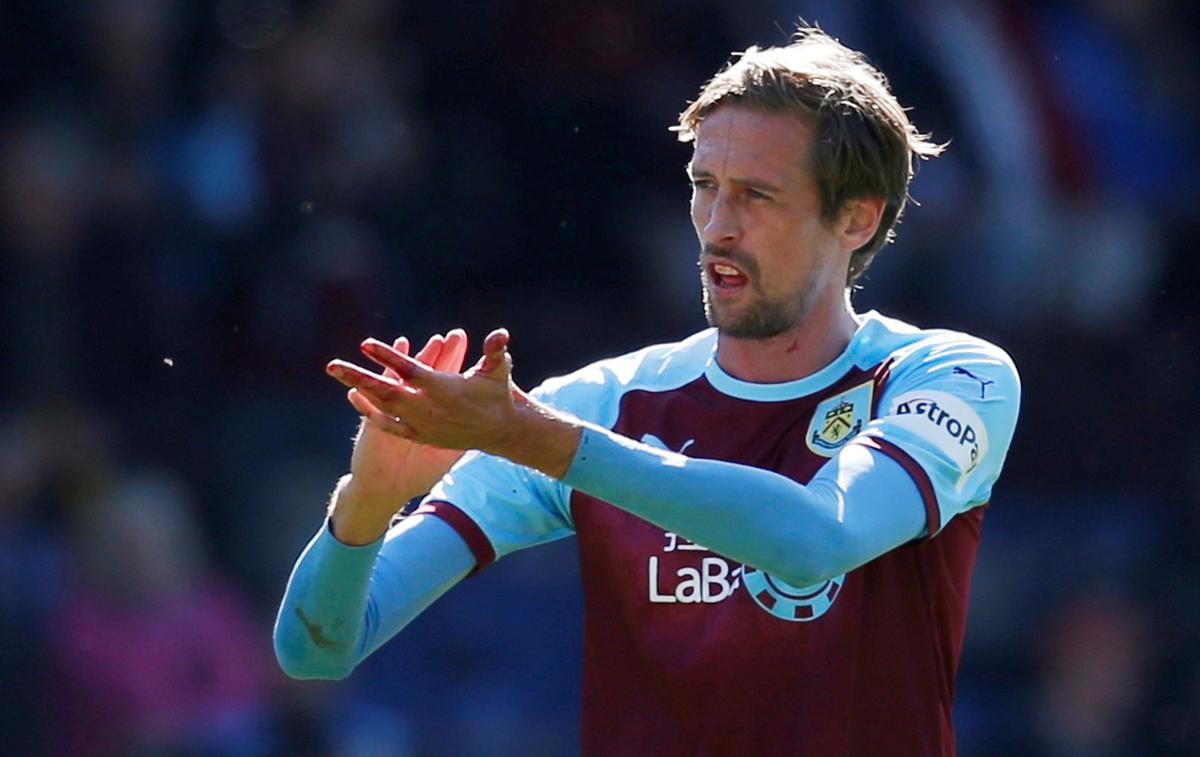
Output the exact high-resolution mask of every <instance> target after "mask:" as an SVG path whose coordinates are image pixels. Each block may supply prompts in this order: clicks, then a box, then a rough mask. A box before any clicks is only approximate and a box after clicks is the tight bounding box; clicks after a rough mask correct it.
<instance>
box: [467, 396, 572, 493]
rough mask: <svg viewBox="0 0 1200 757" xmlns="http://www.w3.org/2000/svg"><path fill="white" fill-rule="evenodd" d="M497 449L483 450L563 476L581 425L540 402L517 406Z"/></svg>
mask: <svg viewBox="0 0 1200 757" xmlns="http://www.w3.org/2000/svg"><path fill="white" fill-rule="evenodd" d="M515 410H516V412H515V413H514V415H513V418H512V420H511V422H509V423H507V424H506V426H505V433H504V434H502V435H501V437H500V438H499V439H498V440H497V444H496V449H494V450H484V451H485V452H490V453H491V454H495V455H498V456H500V457H504V458H507V459H509V460H511V461H513V462H514V463H517V464H518V465H524V466H525V467H527V468H534V469H536V470H539V471H541V472H542V473H545V474H546V475H548V476H550V477H552V478H562V477H563V476H564V475H565V474H566V472H567V469H568V468H569V467H570V466H571V461H572V460H574V459H575V452H576V450H577V449H578V448H579V440H580V438H581V436H582V431H583V429H582V426H580V425H579V423H578V422H576V421H574V419H572V418H571V417H570V416H568V415H565V414H561V413H558V412H556V411H555V410H554V409H553V408H550V407H547V406H545V405H542V404H540V403H538V402H530V403H528V404H525V405H519V406H517V407H516V408H515Z"/></svg>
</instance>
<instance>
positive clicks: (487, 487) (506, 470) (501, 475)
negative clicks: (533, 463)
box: [418, 386, 575, 570]
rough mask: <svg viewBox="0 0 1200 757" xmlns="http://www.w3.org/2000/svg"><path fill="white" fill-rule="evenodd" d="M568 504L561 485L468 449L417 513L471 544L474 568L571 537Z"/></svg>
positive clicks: (542, 392)
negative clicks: (447, 526) (432, 518)
mask: <svg viewBox="0 0 1200 757" xmlns="http://www.w3.org/2000/svg"><path fill="white" fill-rule="evenodd" d="M531 394H532V395H533V396H534V397H535V398H536V399H538V400H540V401H548V400H549V399H550V397H551V393H550V392H548V391H547V390H546V388H545V387H544V386H539V387H538V388H536V389H534V390H533V392H531ZM570 502H571V497H570V490H569V489H568V488H567V487H566V486H565V485H564V484H563V483H562V482H561V481H558V480H556V479H553V478H550V477H549V476H547V475H545V474H544V473H541V472H540V471H536V470H533V469H531V468H526V467H524V466H522V465H517V464H516V463H513V462H511V461H509V460H506V459H504V458H502V457H496V456H494V455H488V454H485V453H483V452H479V451H478V450H472V451H470V452H467V453H466V454H464V455H463V456H462V458H461V459H459V461H458V462H457V463H456V464H455V465H454V467H453V468H451V469H450V471H449V472H448V473H447V474H446V475H445V476H443V477H442V480H441V481H439V482H438V483H437V484H436V485H435V486H434V487H433V489H432V490H431V491H430V492H429V494H428V495H427V496H426V497H425V499H424V500H423V501H422V503H421V506H420V508H419V509H418V512H430V513H433V514H436V515H438V516H439V517H441V518H443V519H444V520H446V521H447V522H449V523H450V524H451V525H452V526H453V527H454V528H455V530H457V531H458V532H459V534H460V535H461V536H462V537H463V539H464V540H465V541H466V542H467V544H468V545H469V546H470V548H471V551H472V553H474V555H475V561H476V566H477V570H478V569H482V568H485V567H487V565H489V564H490V563H491V562H492V561H493V560H497V559H499V558H501V557H503V556H504V555H507V554H509V553H512V552H515V551H517V550H519V549H525V548H526V547H532V546H535V545H537V544H544V543H546V542H550V541H554V540H556V539H561V538H563V537H565V536H570V535H571V534H573V533H574V532H575V524H574V523H573V522H572V519H571V505H570ZM463 516H465V518H464V517H463Z"/></svg>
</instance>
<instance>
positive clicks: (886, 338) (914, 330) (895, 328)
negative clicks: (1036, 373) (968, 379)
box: [856, 311, 1016, 375]
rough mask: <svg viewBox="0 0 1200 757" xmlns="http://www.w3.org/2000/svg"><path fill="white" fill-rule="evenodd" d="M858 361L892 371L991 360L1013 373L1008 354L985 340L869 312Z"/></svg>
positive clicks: (862, 333)
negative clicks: (888, 366)
mask: <svg viewBox="0 0 1200 757" xmlns="http://www.w3.org/2000/svg"><path fill="white" fill-rule="evenodd" d="M856 348H857V349H858V350H859V351H860V352H862V353H863V355H862V358H861V359H860V362H873V363H882V362H885V361H886V362H889V363H890V365H891V370H892V373H896V372H899V371H904V370H911V369H919V368H920V367H921V366H928V365H930V364H933V363H938V364H945V363H951V364H952V363H954V362H977V361H980V360H983V361H987V362H991V363H995V364H997V365H998V366H1002V367H1003V368H1004V369H1006V370H1007V371H1011V372H1012V373H1013V374H1014V375H1016V364H1015V363H1014V362H1013V359H1012V357H1011V356H1010V355H1009V354H1008V353H1007V352H1006V351H1005V350H1004V349H1003V348H1001V347H999V346H998V345H996V344H994V343H992V342H989V341H988V340H986V339H983V338H981V337H978V336H975V335H973V334H968V333H966V332H964V331H957V330H955V329H949V328H928V327H922V326H915V325H913V324H911V323H908V322H906V321H902V320H900V319H898V318H890V317H888V316H884V315H881V314H879V313H877V312H874V311H872V312H871V313H869V314H867V316H866V322H865V324H864V325H863V328H862V330H861V332H860V335H859V339H857V340H856Z"/></svg>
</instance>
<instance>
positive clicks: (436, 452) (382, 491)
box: [330, 329, 467, 545]
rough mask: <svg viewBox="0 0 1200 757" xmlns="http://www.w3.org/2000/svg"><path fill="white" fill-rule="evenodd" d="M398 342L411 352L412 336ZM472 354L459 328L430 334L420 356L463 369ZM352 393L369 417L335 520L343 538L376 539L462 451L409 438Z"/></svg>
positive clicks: (439, 366)
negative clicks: (467, 357)
mask: <svg viewBox="0 0 1200 757" xmlns="http://www.w3.org/2000/svg"><path fill="white" fill-rule="evenodd" d="M393 346H394V347H395V349H396V350H397V351H399V352H402V353H404V354H408V350H409V343H408V339H407V338H405V337H400V338H399V339H397V340H396V341H395V342H394V343H393ZM466 354H467V335H466V332H464V331H463V330H462V329H453V330H452V331H450V332H449V333H447V334H446V336H444V337H443V336H442V335H440V334H435V335H434V336H432V337H430V338H429V341H428V342H426V344H425V346H424V347H423V348H421V351H420V352H418V353H417V354H416V355H415V356H414V357H415V358H416V359H417V360H418V361H420V362H422V363H424V364H425V365H428V366H429V367H431V368H433V369H434V370H438V371H451V372H454V373H458V372H459V371H460V370H461V369H462V364H463V358H464V357H465V356H466ZM388 378H392V379H396V380H398V379H399V377H398V376H397V375H395V372H394V371H388ZM346 397H347V399H348V400H349V401H350V404H351V405H352V406H353V407H354V409H355V410H357V411H358V413H359V414H360V415H361V416H362V417H363V421H362V424H361V425H360V426H359V430H358V437H357V438H356V439H355V441H354V453H353V454H352V456H351V458H350V475H348V476H345V477H343V478H342V480H341V481H340V482H339V484H338V489H337V491H336V492H335V493H334V498H333V505H332V507H331V510H330V520H331V522H332V525H333V534H334V536H336V537H337V538H338V540H339V541H341V542H343V543H345V544H350V545H361V544H370V543H371V542H373V541H375V540H376V539H378V538H379V537H380V536H381V535H383V533H384V532H385V531H386V530H387V528H388V525H389V523H390V522H391V520H392V516H394V515H395V514H396V511H397V510H399V508H400V507H401V506H403V505H404V504H405V503H406V502H408V501H409V500H411V499H412V498H413V497H416V496H419V495H421V494H424V493H425V492H427V491H429V490H430V489H431V488H432V487H433V485H434V484H435V483H437V481H438V479H440V478H441V477H442V476H443V475H444V474H445V473H446V471H448V470H449V469H450V466H452V465H453V464H454V462H455V461H456V460H458V458H459V457H460V456H461V455H462V452H460V451H458V450H448V449H441V448H439V447H430V446H427V445H422V444H417V443H415V442H412V441H410V440H408V439H405V438H403V437H401V436H399V435H397V434H396V433H394V431H395V429H393V428H392V426H394V425H396V422H395V421H394V420H393V419H392V418H390V417H389V416H387V415H386V414H384V413H383V412H381V411H380V410H379V408H378V407H376V406H375V404H374V403H372V402H371V400H370V399H368V398H367V397H366V396H364V395H363V394H362V393H361V392H359V391H358V390H356V389H351V390H350V391H349V392H348V393H347V395H346Z"/></svg>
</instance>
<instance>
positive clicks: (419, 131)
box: [0, 0, 1200, 757]
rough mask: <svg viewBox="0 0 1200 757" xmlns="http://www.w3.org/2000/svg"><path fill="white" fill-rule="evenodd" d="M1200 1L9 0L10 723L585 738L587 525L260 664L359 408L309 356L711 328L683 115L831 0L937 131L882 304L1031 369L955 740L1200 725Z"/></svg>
mask: <svg viewBox="0 0 1200 757" xmlns="http://www.w3.org/2000/svg"><path fill="white" fill-rule="evenodd" d="M1198 8H1200V6H1198V5H1197V4H1195V3H1191V2H1177V3H1171V2H1166V1H1165V0H1140V1H1131V0H1060V1H1058V2H1044V3H1035V2H1006V1H1004V0H995V1H989V0H914V1H913V2H907V3H891V2H884V1H883V0H874V1H873V0H825V1H814V2H782V1H774V2H762V3H754V2H747V0H689V1H688V2H682V1H675V2H667V1H658V2H650V1H647V0H592V2H588V3H560V2H552V1H551V0H507V1H496V0H473V1H472V2H466V1H465V0H440V1H439V2H396V1H395V0H390V1H389V0H324V1H316V0H310V1H307V2H306V1H301V0H295V1H289V0H219V1H214V2H195V1H192V2H175V1H168V0H56V1H55V2H43V1H40V0H5V2H4V3H3V4H2V5H0V40H2V41H3V44H0V103H2V107H0V250H2V252H0V272H2V275H0V292H2V300H0V308H2V311H3V329H2V331H3V340H2V350H3V353H2V355H0V360H2V361H3V366H4V370H3V372H2V373H0V392H2V397H3V399H2V402H0V734H3V743H0V752H2V753H4V754H12V755H43V754H52V755H355V756H357V755H463V754H488V755H530V754H545V755H569V754H572V753H574V752H575V751H576V750H577V736H576V728H577V715H578V687H579V673H578V666H579V654H580V630H581V620H580V599H579V595H578V586H577V579H578V575H577V571H578V569H577V566H576V557H575V552H574V545H573V543H572V542H571V540H568V541H565V542H560V543H557V544H555V545H552V546H549V547H545V548H542V549H539V550H532V551H529V552H525V553H522V554H519V555H515V556H512V557H510V558H507V559H505V560H503V561H502V562H500V563H498V564H497V565H495V566H494V567H492V568H490V569H489V570H488V571H487V572H486V573H485V574H483V576H481V577H480V578H478V579H475V580H471V581H468V582H466V583H465V584H463V585H462V586H460V587H459V588H457V589H455V591H454V592H452V593H451V594H450V595H449V596H448V597H447V598H446V599H444V600H443V601H442V602H441V603H439V604H438V605H436V606H435V607H433V608H432V609H431V610H430V611H429V612H428V613H427V614H426V615H424V616H422V617H421V618H419V619H418V620H417V621H416V622H415V623H414V624H413V625H412V626H411V627H410V628H409V629H408V630H407V631H406V632H405V633H404V634H403V635H402V636H401V637H400V639H399V640H397V641H395V642H393V643H392V644H390V645H388V646H386V647H385V648H384V649H383V650H382V651H381V652H380V653H379V654H377V655H376V656H375V657H373V658H371V659H370V661H369V662H367V663H366V664H364V665H363V666H361V667H360V669H359V670H358V671H356V672H355V674H354V675H353V676H351V677H350V678H349V679H348V680H346V681H343V682H338V683H299V682H294V681H290V680H288V679H286V678H285V677H284V676H283V675H282V674H281V673H280V672H279V670H278V669H277V667H276V666H275V663H274V659H273V656H272V651H271V625H272V621H273V617H274V613H275V610H276V606H277V602H278V600H279V598H280V596H281V593H282V589H283V586H284V583H285V581H286V578H287V575H288V573H289V571H290V569H291V565H292V562H293V560H294V559H295V557H296V555H297V554H298V552H299V550H300V549H301V548H302V546H303V545H304V544H305V542H306V541H307V540H308V538H309V537H310V536H311V534H312V533H314V531H315V530H316V529H317V527H318V526H319V525H320V523H321V520H322V516H323V510H324V505H325V501H326V497H327V494H328V492H329V490H330V489H331V488H332V486H333V483H334V481H335V480H336V479H337V477H338V476H339V475H340V474H341V473H342V472H344V470H345V468H346V466H347V464H348V456H349V451H350V440H351V436H352V434H353V432H354V429H355V427H356V425H357V416H356V415H355V414H354V412H353V411H352V410H351V408H350V407H349V406H348V405H346V403H345V402H344V400H343V392H342V390H341V388H340V387H339V386H338V385H336V384H335V383H334V382H332V381H331V380H329V379H327V378H326V377H325V376H324V374H323V370H322V368H323V365H324V363H325V361H326V360H327V359H329V358H331V357H334V356H351V357H352V356H354V355H355V354H357V349H356V347H357V344H358V342H359V340H360V339H361V338H363V337H365V336H367V335H374V336H377V337H380V338H391V337H394V336H396V335H399V334H402V333H403V334H409V335H412V336H413V337H414V338H419V339H423V338H424V337H425V336H426V335H427V334H429V333H431V332H433V331H441V332H444V331H445V330H447V329H449V328H451V327H453V326H458V325H462V326H465V327H466V328H467V330H468V332H469V333H470V334H473V335H476V336H478V335H481V334H482V333H485V332H486V330H488V329H490V328H492V327H494V326H499V325H505V326H507V327H509V328H510V329H511V331H512V333H513V352H514V355H515V358H516V375H517V379H518V381H519V383H521V384H522V385H523V386H526V387H529V386H532V385H534V384H536V383H538V382H539V381H541V380H542V379H543V378H545V377H547V376H549V375H553V374H556V373H561V372H565V371H567V370H570V369H573V368H575V367H577V366H579V365H581V364H583V363H585V362H590V361H591V360H594V359H598V358H600V357H605V356H610V355H614V354H618V353H621V352H624V351H627V350H630V349H633V348H636V347H640V346H642V345H644V344H647V343H651V342H656V341H673V340H676V339H678V338H681V337H683V336H685V335H687V334H690V333H692V332H693V331H695V330H697V329H699V328H701V327H702V326H703V319H702V315H701V310H700V307H699V304H698V300H699V297H698V294H699V287H698V281H697V275H696V270H695V259H696V254H697V248H696V243H695V240H694V238H693V235H692V231H691V228H690V224H689V221H688V213H687V208H686V206H687V198H688V187H687V185H686V182H685V180H684V175H683V170H682V168H683V165H684V163H685V162H686V161H687V159H688V157H689V154H690V150H689V148H688V147H687V146H684V145H679V144H677V143H676V142H675V140H674V137H673V135H672V134H670V133H668V131H667V128H668V127H669V126H670V125H671V124H673V123H674V120H675V117H676V115H677V113H678V112H679V111H680V110H682V109H683V107H684V105H685V104H686V102H687V100H688V99H689V98H691V97H694V96H695V94H696V92H697V91H698V88H699V85H700V84H701V82H702V81H703V80H705V79H706V78H707V77H708V76H710V75H711V74H712V73H713V72H715V71H716V70H717V69H718V68H719V67H720V66H721V65H722V64H723V63H724V62H725V61H726V59H727V58H728V55H729V53H730V52H731V51H734V50H741V49H743V48H744V47H746V46H747V45H749V44H752V43H758V44H765V45H769V44H780V43H785V42H786V41H787V37H788V34H789V32H790V30H791V29H793V28H794V24H795V19H796V18H797V17H798V16H801V15H803V16H804V17H805V18H807V19H809V20H812V21H817V22H819V23H820V24H821V25H822V26H823V27H824V28H826V29H827V30H828V31H830V32H831V33H832V34H834V35H835V36H837V37H839V38H840V39H842V40H843V41H844V42H846V43H847V44H849V45H851V46H853V47H856V48H858V49H861V50H863V51H865V52H866V53H867V54H868V55H869V56H870V58H871V59H872V60H873V61H874V62H875V63H876V64H877V65H879V66H880V67H881V68H882V69H883V70H884V71H885V72H886V73H887V74H888V76H889V77H890V79H891V81H892V83H893V86H894V89H895V90H896V92H897V93H898V95H899V97H900V99H901V101H902V102H904V103H905V104H907V105H909V106H911V108H912V115H913V117H914V119H915V121H916V123H917V124H918V126H919V127H920V128H921V129H922V130H925V131H930V132H932V133H933V135H934V137H936V138H937V139H938V140H940V141H947V140H948V141H949V142H950V148H949V150H948V151H947V153H946V155H945V156H944V157H942V158H940V159H938V160H936V161H934V162H931V163H929V164H927V165H924V166H922V168H921V171H920V174H919V176H918V178H917V180H916V182H915V184H914V186H913V194H914V195H915V196H916V198H917V200H918V201H919V202H920V203H921V206H920V207H911V208H910V210H909V213H908V215H907V217H906V219H905V220H904V222H903V223H902V224H901V226H900V228H899V241H898V242H897V244H895V245H893V246H891V247H890V248H888V249H886V250H885V251H884V252H883V253H882V254H881V255H880V257H879V259H878V260H877V262H876V264H875V266H874V267H873V268H872V269H871V271H870V273H869V275H868V277H867V279H866V281H865V284H864V287H863V290H862V291H861V292H859V293H858V294H857V295H856V303H857V305H858V307H859V309H860V310H865V309H868V308H872V307H877V308H879V309H881V310H883V311H884V312H886V313H888V314H891V315H894V316H898V317H902V318H905V319H908V320H911V321H913V322H915V323H917V324H921V325H930V326H949V327H953V328H958V329H963V330H967V331H971V332H974V333H976V334H979V335H981V336H984V337H986V338H989V339H991V340H994V341H996V342H998V343H999V344H1001V345H1003V346H1004V347H1006V348H1007V349H1008V350H1009V351H1010V352H1011V353H1012V354H1013V355H1014V357H1015V359H1016V361H1017V364H1018V366H1019V368H1020V370H1021V372H1022V375H1023V378H1024V382H1025V400H1024V407H1023V412H1022V417H1021V422H1020V425H1019V428H1018V431H1017V437H1016V440H1015V442H1014V445H1013V448H1012V451H1011V454H1010V456H1009V462H1008V465H1007V468H1006V471H1005V475H1004V476H1003V478H1002V479H1001V482H1000V485H999V486H998V487H997V488H996V496H995V499H994V502H993V504H992V506H991V507H990V508H989V512H988V516H987V518H986V519H985V526H984V542H983V548H982V552H981V555H980V558H979V564H978V568H977V570H976V574H975V585H974V592H973V597H972V613H971V618H970V628H969V632H968V636H967V643H966V649H965V650H964V652H963V657H962V668H961V673H960V676H959V680H958V696H957V709H956V720H957V723H958V734H959V741H960V753H961V754H963V755H966V756H968V757H970V756H973V755H985V756H987V755H1016V754H1020V755H1046V756H1048V757H1060V756H1062V757H1075V756H1077V755H1100V756H1102V757H1103V756H1104V755H1184V754H1200V650H1198V648H1197V640H1198V639H1200V602H1198V601H1197V600H1198V599H1200V589H1198V588H1197V587H1198V586H1200V584H1198V581H1200V549H1198V548H1197V544H1198V538H1200V442H1197V440H1196V438H1195V436H1194V435H1192V434H1188V433H1185V429H1186V428H1187V427H1188V426H1189V424H1191V423H1194V422H1195V419H1196V418H1197V417H1200V400H1198V399H1197V397H1198V393H1197V382H1196V377H1197V376H1198V375H1200V304H1198V301H1197V296H1196V292H1197V290H1198V288H1200V268H1198V263H1197V257H1196V255H1195V254H1194V249H1195V242H1194V240H1195V238H1196V236H1197V232H1198V231H1200V229H1197V226H1198V223H1197V218H1196V214H1195V212H1194V209H1193V205H1194V197H1195V196H1196V191H1197V188H1198V187H1197V181H1196V179H1197V170H1196V169H1197V137H1196V134H1197V133H1198V128H1197V127H1198V126H1200V123H1198V119H1197V109H1196V107H1195V105H1194V104H1195V102H1196V101H1197V95H1198V92H1197V89H1198V82H1200V71H1198V70H1197V69H1198V68H1200V60H1198V58H1197V56H1196V55H1195V49H1196V45H1197V43H1198V42H1200V34H1198V33H1197V30H1198V29H1200V23H1198V22H1200V18H1198V16H1200V11H1198ZM472 353H473V354H474V350H473V351H472ZM472 359H473V358H472Z"/></svg>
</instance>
